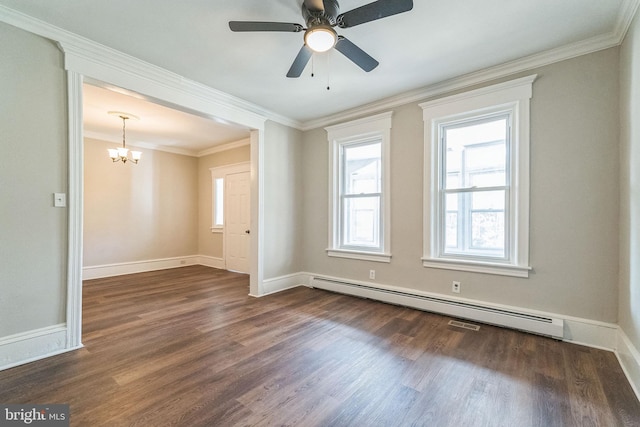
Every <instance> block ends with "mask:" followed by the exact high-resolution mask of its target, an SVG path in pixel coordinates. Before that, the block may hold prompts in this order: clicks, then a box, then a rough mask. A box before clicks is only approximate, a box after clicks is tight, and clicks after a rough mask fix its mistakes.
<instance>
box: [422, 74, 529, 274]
mask: <svg viewBox="0 0 640 427" xmlns="http://www.w3.org/2000/svg"><path fill="white" fill-rule="evenodd" d="M536 77H537V76H536V75H531V76H527V77H523V78H520V79H516V80H512V81H508V82H505V83H500V84H497V85H493V86H488V87H484V88H481V89H477V90H473V91H470V92H465V93H461V94H457V95H453V96H449V97H445V98H440V99H436V100H433V101H429V102H425V103H422V104H420V107H421V108H422V110H423V120H424V156H425V159H424V189H425V194H424V206H423V213H424V218H423V226H424V240H423V257H422V264H423V266H424V267H429V268H442V269H448V270H460V271H472V272H479V273H489V274H497V275H504V276H514V277H529V271H530V270H531V267H530V266H529V144H530V143H529V129H530V124H529V121H530V105H529V103H530V99H531V96H532V93H533V92H532V90H533V89H532V86H533V82H534V80H535V79H536ZM502 112H504V113H508V114H510V115H511V128H510V140H511V143H510V147H509V149H508V153H509V154H508V156H509V157H508V160H509V161H508V165H507V167H508V168H510V176H511V179H510V182H508V183H507V186H508V187H509V199H508V203H509V205H508V207H507V209H506V210H507V211H509V213H510V214H509V218H505V221H506V224H507V227H506V230H505V232H506V234H507V238H506V245H505V251H506V256H505V258H504V259H489V258H485V259H483V258H482V257H477V256H472V255H469V256H466V255H457V256H451V255H446V254H444V253H443V252H444V250H443V245H442V242H441V240H442V239H443V235H444V234H443V233H444V230H441V225H440V224H443V223H444V222H443V219H442V218H441V215H442V212H443V207H442V204H443V198H442V197H441V194H442V191H441V189H442V188H443V182H442V180H443V173H442V170H443V169H442V168H444V165H443V159H444V155H443V152H442V150H443V147H442V140H441V130H442V128H443V127H444V126H445V125H447V124H451V123H455V122H456V121H458V122H459V121H466V120H472V119H477V118H482V117H485V116H490V115H493V114H497V113H502Z"/></svg>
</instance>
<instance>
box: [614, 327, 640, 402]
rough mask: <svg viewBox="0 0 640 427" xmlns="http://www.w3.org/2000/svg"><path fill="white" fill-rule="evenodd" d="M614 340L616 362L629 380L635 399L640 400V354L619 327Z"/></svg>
mask: <svg viewBox="0 0 640 427" xmlns="http://www.w3.org/2000/svg"><path fill="white" fill-rule="evenodd" d="M616 338H617V340H616V356H617V357H618V362H620V366H621V367H622V370H623V371H624V374H625V375H626V377H627V379H628V380H629V383H630V384H631V388H633V391H634V392H635V394H636V397H637V398H638V400H640V352H638V349H637V348H635V347H634V345H633V344H632V343H631V340H630V339H629V337H628V336H627V334H625V332H624V331H623V330H622V328H620V327H618V330H617V335H616Z"/></svg>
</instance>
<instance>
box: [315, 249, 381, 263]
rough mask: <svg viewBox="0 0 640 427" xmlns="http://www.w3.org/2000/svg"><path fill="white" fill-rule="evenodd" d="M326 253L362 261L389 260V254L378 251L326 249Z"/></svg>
mask: <svg viewBox="0 0 640 427" xmlns="http://www.w3.org/2000/svg"><path fill="white" fill-rule="evenodd" d="M327 255H329V256H331V257H337V258H350V259H359V260H363V261H374V262H391V254H383V253H379V252H365V251H352V250H345V249H327Z"/></svg>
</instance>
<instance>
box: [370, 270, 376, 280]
mask: <svg viewBox="0 0 640 427" xmlns="http://www.w3.org/2000/svg"><path fill="white" fill-rule="evenodd" d="M369 279H372V280H375V279H376V271H375V270H369Z"/></svg>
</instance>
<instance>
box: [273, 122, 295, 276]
mask: <svg viewBox="0 0 640 427" xmlns="http://www.w3.org/2000/svg"><path fill="white" fill-rule="evenodd" d="M264 135H265V140H264V224H265V226H264V228H265V230H264V278H265V279H270V278H274V277H279V276H283V275H287V274H292V273H297V272H300V271H302V268H303V266H302V251H303V246H304V245H303V241H302V234H303V230H302V213H303V212H302V202H301V200H302V189H303V186H302V179H303V171H302V144H301V138H302V134H301V132H300V131H297V130H294V129H292V128H289V127H286V126H283V125H280V124H277V123H275V122H271V121H268V122H267V123H266V126H265V132H264Z"/></svg>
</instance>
